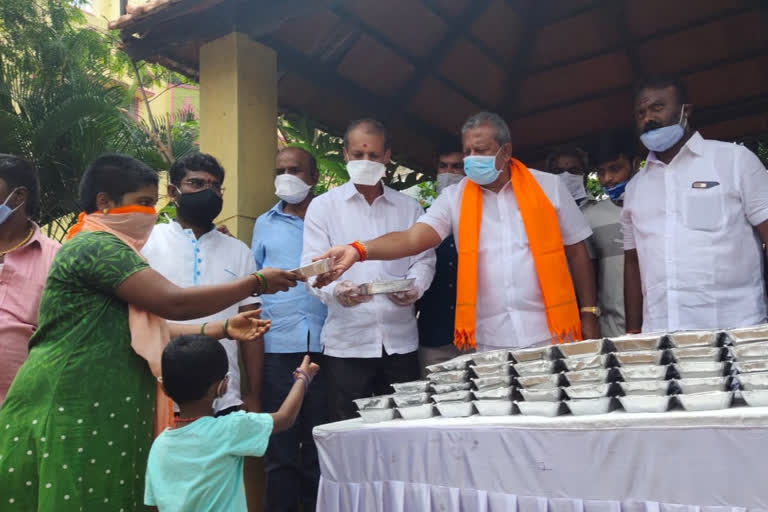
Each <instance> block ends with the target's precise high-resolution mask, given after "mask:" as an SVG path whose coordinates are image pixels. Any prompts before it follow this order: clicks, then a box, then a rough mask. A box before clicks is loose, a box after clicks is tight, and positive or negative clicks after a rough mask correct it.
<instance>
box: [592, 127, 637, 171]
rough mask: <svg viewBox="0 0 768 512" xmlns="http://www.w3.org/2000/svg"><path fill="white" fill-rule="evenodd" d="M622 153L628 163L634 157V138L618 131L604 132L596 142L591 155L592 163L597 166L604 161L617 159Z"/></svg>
mask: <svg viewBox="0 0 768 512" xmlns="http://www.w3.org/2000/svg"><path fill="white" fill-rule="evenodd" d="M621 155H624V156H625V157H627V159H628V160H629V162H630V164H631V163H632V159H633V158H634V157H635V142H634V138H633V137H630V136H628V135H623V134H620V133H614V132H611V133H606V134H604V135H602V136H600V140H599V141H598V144H597V151H596V152H595V153H594V155H593V158H592V160H593V163H594V164H595V165H596V166H598V165H600V164H604V163H606V162H612V161H614V160H618V159H619V157H620V156H621Z"/></svg>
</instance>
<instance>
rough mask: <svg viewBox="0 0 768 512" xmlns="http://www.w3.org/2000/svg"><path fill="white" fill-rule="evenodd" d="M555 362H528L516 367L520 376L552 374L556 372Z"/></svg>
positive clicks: (518, 364)
mask: <svg viewBox="0 0 768 512" xmlns="http://www.w3.org/2000/svg"><path fill="white" fill-rule="evenodd" d="M554 364H555V363H554V361H527V362H525V363H517V364H515V365H514V368H515V372H516V373H517V374H518V375H524V376H528V375H542V374H551V373H552V372H553V371H554Z"/></svg>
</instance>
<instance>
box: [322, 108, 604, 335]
mask: <svg viewBox="0 0 768 512" xmlns="http://www.w3.org/2000/svg"><path fill="white" fill-rule="evenodd" d="M462 141H463V149H464V155H465V157H464V170H465V172H466V175H467V178H465V179H464V180H462V181H461V182H460V183H459V184H458V185H456V186H453V187H450V188H448V189H447V190H445V191H444V192H443V194H442V195H440V197H438V198H437V199H436V200H435V202H434V203H433V204H432V206H431V207H430V209H429V211H428V212H427V213H426V214H424V215H423V216H422V217H421V218H419V219H418V222H416V223H415V224H414V225H412V226H411V227H410V228H409V229H407V230H404V231H396V232H392V233H389V234H387V235H384V236H381V237H379V238H376V239H373V240H368V241H364V242H354V243H353V244H350V245H346V246H337V247H334V248H332V249H331V250H329V251H327V252H326V253H325V254H323V255H322V257H332V258H334V269H333V271H332V272H330V273H329V274H326V275H325V276H320V277H319V278H318V280H317V281H316V283H315V286H322V285H324V284H325V283H326V282H328V281H330V280H331V279H334V278H337V277H338V276H339V275H340V274H341V273H343V272H344V271H345V270H346V269H348V268H349V267H351V266H352V265H353V264H354V263H356V262H358V261H360V260H364V261H367V260H392V259H397V258H402V257H405V256H408V255H411V254H419V253H421V252H422V251H424V250H427V249H430V248H432V247H435V246H437V245H438V244H439V243H440V242H441V241H442V240H443V239H445V238H446V237H447V236H448V235H450V234H451V233H453V234H454V237H455V238H456V240H457V245H458V251H459V264H458V284H457V286H458V289H457V299H456V325H455V332H454V338H455V340H454V342H455V343H456V345H457V347H459V348H461V349H468V348H472V347H475V346H476V347H477V349H478V350H491V349H495V348H511V347H515V348H523V347H528V346H533V345H540V344H546V343H550V342H553V341H559V342H564V341H571V340H574V339H579V338H581V337H582V336H583V337H585V338H597V337H599V336H600V327H599V324H598V321H597V317H598V315H599V313H600V311H599V309H598V308H597V307H596V305H595V303H596V297H595V278H594V272H593V269H592V263H591V262H590V259H589V255H588V253H587V250H586V247H585V245H584V240H585V239H586V238H587V237H589V235H590V234H591V231H590V229H589V226H588V225H587V223H586V221H585V220H584V217H583V215H582V214H581V212H580V211H579V208H578V207H577V206H576V203H575V202H574V201H573V199H572V197H571V195H570V194H569V193H568V190H567V189H566V188H565V186H564V185H563V184H562V183H561V181H560V180H559V179H558V177H557V176H554V175H551V174H547V173H543V172H539V171H536V170H529V169H528V168H526V167H525V166H524V165H523V164H522V163H521V162H519V161H518V160H516V159H514V158H512V143H511V137H510V134H509V128H508V126H507V124H506V123H505V122H504V120H503V119H502V118H501V117H499V116H498V115H497V114H493V113H488V112H482V113H479V114H476V115H474V116H472V117H471V118H470V119H469V120H467V122H466V123H464V126H463V128H462ZM347 241H351V240H347ZM569 266H570V268H571V269H572V271H573V283H574V284H572V283H571V275H570V274H569V271H568V267H569ZM574 286H575V292H574ZM577 297H578V302H577ZM579 304H580V305H581V308H579Z"/></svg>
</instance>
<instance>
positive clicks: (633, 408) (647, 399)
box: [619, 395, 672, 412]
mask: <svg viewBox="0 0 768 512" xmlns="http://www.w3.org/2000/svg"><path fill="white" fill-rule="evenodd" d="M670 398H672V397H670V396H658V395H627V396H620V397H619V402H621V406H622V407H624V410H625V411H627V412H664V411H666V410H667V409H669V400H670Z"/></svg>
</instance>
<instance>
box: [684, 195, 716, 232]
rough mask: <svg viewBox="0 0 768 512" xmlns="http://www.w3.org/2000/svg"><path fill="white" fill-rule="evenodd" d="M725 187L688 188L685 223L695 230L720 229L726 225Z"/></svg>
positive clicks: (685, 203)
mask: <svg viewBox="0 0 768 512" xmlns="http://www.w3.org/2000/svg"><path fill="white" fill-rule="evenodd" d="M724 202H725V197H724V193H723V187H722V186H721V185H715V186H714V187H711V188H693V187H691V188H690V189H688V190H687V191H686V193H685V195H684V196H683V212H684V213H683V214H684V215H685V225H686V227H688V228H689V229H692V230H695V231H719V230H720V229H722V228H723V226H724V225H725V205H724Z"/></svg>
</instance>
